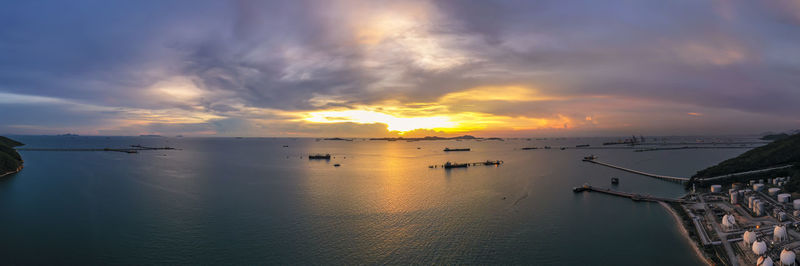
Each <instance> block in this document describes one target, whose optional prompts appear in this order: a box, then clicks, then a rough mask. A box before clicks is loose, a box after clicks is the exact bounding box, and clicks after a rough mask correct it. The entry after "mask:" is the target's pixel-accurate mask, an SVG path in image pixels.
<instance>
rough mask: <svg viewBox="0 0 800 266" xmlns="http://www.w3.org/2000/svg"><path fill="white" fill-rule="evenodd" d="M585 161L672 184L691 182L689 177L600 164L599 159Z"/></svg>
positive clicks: (585, 160)
mask: <svg viewBox="0 0 800 266" xmlns="http://www.w3.org/2000/svg"><path fill="white" fill-rule="evenodd" d="M583 161H584V162H590V163H595V164H599V165H602V166H606V167H611V168H614V169H618V170H622V171H625V172H629V173H634V174H637V175H643V176H648V177H652V178H658V179H661V180H666V181H670V182H677V183H681V184H683V183H686V182H689V178H688V177H677V176H666V175H657V174H652V173H647V172H642V171H637V170H633V169H629V168H625V167H622V166H617V165H613V164H609V163H604V162H600V161H597V159H583Z"/></svg>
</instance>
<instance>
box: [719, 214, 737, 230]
mask: <svg viewBox="0 0 800 266" xmlns="http://www.w3.org/2000/svg"><path fill="white" fill-rule="evenodd" d="M722 227H723V228H725V229H733V228H735V227H736V219H734V218H733V215H731V214H725V215H723V216H722Z"/></svg>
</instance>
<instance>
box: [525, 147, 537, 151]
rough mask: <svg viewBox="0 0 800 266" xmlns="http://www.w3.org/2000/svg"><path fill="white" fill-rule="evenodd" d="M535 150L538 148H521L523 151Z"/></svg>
mask: <svg viewBox="0 0 800 266" xmlns="http://www.w3.org/2000/svg"><path fill="white" fill-rule="evenodd" d="M535 149H538V148H536V147H525V148H522V150H523V151H527V150H535Z"/></svg>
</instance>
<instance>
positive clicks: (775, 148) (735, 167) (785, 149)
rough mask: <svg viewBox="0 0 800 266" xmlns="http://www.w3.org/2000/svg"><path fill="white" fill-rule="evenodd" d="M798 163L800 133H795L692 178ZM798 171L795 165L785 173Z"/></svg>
mask: <svg viewBox="0 0 800 266" xmlns="http://www.w3.org/2000/svg"><path fill="white" fill-rule="evenodd" d="M798 163H800V134H794V135H790V136H786V137H784V138H780V139H778V140H775V141H774V142H772V143H769V144H767V145H764V146H761V147H758V148H755V149H752V150H749V151H747V152H745V153H743V154H742V155H739V156H737V157H735V158H732V159H728V160H725V161H723V162H721V163H719V164H717V165H715V166H712V167H709V168H706V169H704V170H701V171H698V172H697V174H695V175H694V176H692V180H696V179H698V178H700V179H702V178H708V177H712V176H720V175H726V174H732V173H737V172H746V171H750V170H758V169H764V168H769V167H774V166H780V165H787V164H795V165H796V166H800V164H798ZM796 172H797V167H793V168H791V170H789V172H788V173H784V174H791V175H794V174H796ZM793 179H800V178H793Z"/></svg>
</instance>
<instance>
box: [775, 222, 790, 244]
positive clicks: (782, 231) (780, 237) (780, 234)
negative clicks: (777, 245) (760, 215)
mask: <svg viewBox="0 0 800 266" xmlns="http://www.w3.org/2000/svg"><path fill="white" fill-rule="evenodd" d="M787 239H789V237H788V236H787V235H786V226H780V225H776V226H775V229H773V230H772V240H773V241H775V242H781V241H786V240H787Z"/></svg>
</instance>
